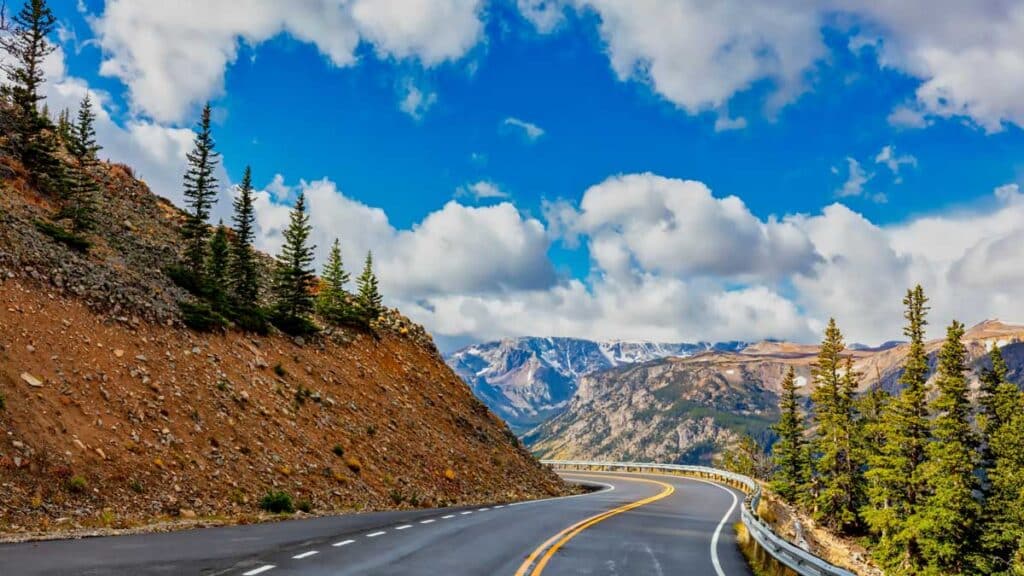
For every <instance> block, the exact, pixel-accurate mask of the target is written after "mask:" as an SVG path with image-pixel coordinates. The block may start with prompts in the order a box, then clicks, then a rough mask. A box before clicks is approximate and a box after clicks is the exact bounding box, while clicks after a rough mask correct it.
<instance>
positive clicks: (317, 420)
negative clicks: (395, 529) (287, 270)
mask: <svg viewBox="0 0 1024 576" xmlns="http://www.w3.org/2000/svg"><path fill="white" fill-rule="evenodd" d="M2 141H3V135H0V430H3V431H4V434H3V437H2V439H0V493H2V494H3V497H2V498H0V537H3V536H5V535H11V534H12V533H16V534H19V535H24V534H26V533H42V534H46V533H51V534H52V533H53V532H55V531H59V532H60V533H61V534H63V535H66V534H68V532H67V531H69V530H70V531H76V530H85V531H87V530H94V529H108V528H130V527H136V526H140V525H147V524H150V523H152V522H154V521H161V522H164V521H167V520H168V519H177V521H179V522H183V521H184V520H182V519H190V518H195V520H191V521H190V522H192V523H195V522H201V523H216V522H235V521H251V520H253V519H259V518H263V516H261V513H260V511H259V507H258V502H259V500H260V499H261V498H262V497H263V496H264V495H267V494H268V493H269V492H271V491H285V492H288V493H289V494H291V495H292V496H293V497H294V498H295V499H296V501H306V502H308V503H309V504H310V508H311V509H312V510H313V511H315V512H321V513H326V512H348V511H355V510H367V509H383V508H396V507H409V506H434V505H446V504H457V503H463V504H470V503H482V502H494V501H499V500H509V499H519V498H530V497H545V496H553V495H560V494H565V493H567V488H566V487H565V486H564V485H563V484H562V483H561V482H560V480H559V479H558V478H557V477H556V476H555V475H554V474H553V473H551V472H550V471H549V470H547V469H546V468H545V467H543V466H541V465H540V464H539V463H538V462H536V460H534V458H533V457H532V456H531V455H530V454H529V453H528V452H527V451H526V450H525V449H524V448H523V446H522V445H521V444H520V443H519V441H518V440H517V439H516V437H515V436H514V435H513V434H512V433H511V431H510V430H509V429H508V428H507V427H506V425H505V424H504V423H503V422H502V421H501V420H500V419H498V418H497V417H496V416H495V415H494V414H493V413H492V412H490V411H489V410H488V409H487V408H486V406H484V405H483V404H482V403H480V402H479V401H478V400H477V399H476V398H475V397H474V396H473V394H472V393H471V392H470V390H469V388H468V387H467V386H466V385H465V383H464V382H462V380H460V379H459V378H458V377H457V376H456V375H455V374H454V373H453V372H452V371H451V369H449V368H448V367H447V366H446V365H445V364H444V362H443V359H442V358H441V355H440V354H439V352H438V351H437V349H436V348H435V347H434V344H433V341H432V340H431V338H430V336H429V335H428V334H427V333H426V331H425V330H423V328H422V327H420V326H417V325H415V324H413V323H412V322H410V321H409V320H408V319H406V318H405V317H404V316H402V315H401V314H400V313H399V312H398V311H397V310H387V311H385V313H384V314H383V315H382V317H381V318H380V319H379V320H378V321H375V325H374V326H375V327H374V328H373V330H372V332H371V331H368V330H365V329H354V328H353V329H349V328H326V329H325V330H324V332H323V333H322V334H321V335H320V336H317V337H312V338H310V337H307V338H290V337H287V336H285V335H283V334H281V333H279V332H276V331H272V332H271V333H270V334H267V335H257V334H254V333H245V332H241V331H238V330H235V329H229V330H220V331H214V332H208V333H200V332H195V331H193V330H190V329H188V328H186V327H185V325H184V323H183V318H182V314H181V311H180V309H179V302H181V301H187V300H190V299H191V298H192V296H190V295H189V293H187V292H186V291H185V290H183V289H182V288H180V287H178V285H176V284H175V283H174V282H172V280H171V278H170V277H169V276H168V274H166V273H164V272H163V270H165V268H166V267H167V266H168V265H169V264H170V263H173V262H175V261H177V260H178V259H179V258H180V249H181V248H180V244H181V241H180V238H181V236H180V227H181V223H182V221H183V214H182V213H181V211H179V210H178V209H177V208H176V207H175V206H174V205H172V204H171V203H170V202H168V201H166V200H164V199H162V198H159V197H157V196H155V195H153V194H152V193H151V192H150V191H149V189H148V187H147V186H146V185H145V184H144V183H143V182H141V181H139V180H137V179H136V178H135V177H134V176H133V175H132V172H131V170H130V169H129V168H128V167H126V166H120V165H111V164H107V163H100V164H99V165H98V166H96V167H95V168H93V169H91V172H90V176H91V177H92V178H94V179H95V180H96V181H97V182H98V183H99V184H100V186H101V193H102V210H99V211H98V212H97V214H96V216H97V226H96V229H95V230H94V231H92V232H89V233H88V234H86V235H85V236H84V237H85V239H86V240H87V241H88V242H89V244H90V245H89V246H88V247H87V248H86V247H84V246H83V245H82V244H81V243H80V242H71V243H68V242H67V240H68V238H67V237H66V236H64V235H63V234H62V233H60V232H59V229H57V228H55V227H54V226H55V225H60V221H59V220H55V219H56V217H55V215H56V214H57V212H58V208H59V203H60V200H59V199H58V198H56V197H54V196H52V195H50V194H45V193H42V192H40V191H38V190H37V189H35V188H34V187H33V186H32V185H30V183H29V178H28V177H27V174H26V173H25V170H24V168H23V167H22V166H21V165H20V164H19V163H18V162H17V161H16V160H14V159H13V158H11V157H10V156H6V155H4V153H3V146H2V143H3V142H2ZM260 258H261V262H263V264H264V266H266V265H267V264H268V263H269V262H270V258H269V256H266V255H261V256H260ZM264 280H265V279H264ZM186 523H187V522H186Z"/></svg>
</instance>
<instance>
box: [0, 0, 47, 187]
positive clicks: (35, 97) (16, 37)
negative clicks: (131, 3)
mask: <svg viewBox="0 0 1024 576" xmlns="http://www.w3.org/2000/svg"><path fill="white" fill-rule="evenodd" d="M56 25H57V18H56V16H54V15H53V11H51V10H50V7H49V6H47V5H46V1H45V0H27V1H26V2H25V3H24V5H22V7H21V10H20V11H19V12H18V13H17V14H15V16H14V18H13V19H12V21H11V26H10V29H9V31H8V33H7V34H3V35H0V49H3V51H4V52H6V53H7V55H8V58H6V59H0V70H2V71H3V72H4V73H5V74H6V76H7V78H8V80H9V81H10V85H9V86H5V87H4V92H5V97H6V99H8V100H9V101H10V102H11V104H12V105H13V107H14V113H13V114H12V117H11V124H12V128H13V130H12V131H11V133H10V134H9V135H8V138H9V142H10V143H11V144H13V149H14V150H15V152H16V153H17V154H18V156H19V158H20V159H21V162H22V164H24V165H25V167H26V168H27V169H28V170H29V172H30V174H31V175H32V178H33V180H34V181H35V182H37V183H38V182H39V177H40V176H51V175H52V171H53V170H54V169H55V167H56V166H59V161H58V160H57V159H56V157H55V156H54V155H53V148H54V146H53V142H52V139H51V138H50V137H48V135H47V134H45V133H44V131H45V130H46V129H47V128H49V127H50V125H51V122H50V119H49V118H48V117H47V115H46V114H43V113H42V112H41V111H40V106H39V103H40V102H42V101H43V99H44V98H46V97H45V96H44V95H43V93H42V90H41V88H42V85H43V83H44V82H45V81H46V73H45V70H44V68H43V66H44V63H45V61H46V58H47V56H49V55H50V54H52V53H53V51H54V50H56V45H54V44H51V43H50V41H49V36H50V34H51V33H52V32H53V30H54V28H55V27H56Z"/></svg>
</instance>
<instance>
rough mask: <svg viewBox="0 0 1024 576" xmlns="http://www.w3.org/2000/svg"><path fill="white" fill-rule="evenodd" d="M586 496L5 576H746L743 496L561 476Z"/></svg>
mask: <svg viewBox="0 0 1024 576" xmlns="http://www.w3.org/2000/svg"><path fill="white" fill-rule="evenodd" d="M564 476H565V478H566V479H567V480H570V481H577V482H587V483H592V484H594V483H597V484H600V485H601V486H602V490H601V491H598V492H594V493H590V494H585V495H581V496H572V497H567V498H556V499H550V500H537V501H530V502H522V503H516V504H508V505H494V506H486V507H476V508H448V509H442V510H417V511H407V512H406V511H401V512H380V513H368V514H354V515H348V516H335V517H328V518H313V519H306V520H292V521H286V522H278V523H272V524H260V525H249V526H232V527H223V528H207V529H202V530H189V531H182V532H174V533H168V534H147V535H137V536H116V537H105V538H89V539H83V540H57V541H47V542H37V543H26V544H6V545H0V574H3V575H5V576H6V575H11V576H15V575H18V576H21V575H25V576H29V575H47V576H56V575H75V576H100V575H103V576H107V575H117V576H122V575H132V576H136V575H147V574H154V575H170V574H174V575H179V574H203V575H231V576H256V575H259V574H263V575H265V576H279V575H280V576H284V575H303V576H318V575H328V574H329V575H331V576H344V575H356V574H359V575H365V574H372V575H375V576H376V575H399V574H400V575H427V574H429V575H439V574H444V575H451V576H457V575H467V576H469V575H472V576H499V575H507V576H565V575H570V574H571V575H577V574H586V575H591V574H592V575H607V576H612V575H622V576H630V575H644V576H646V575H660V574H687V575H690V576H704V575H707V576H747V575H749V574H750V570H749V568H747V566H746V563H745V562H744V560H743V558H742V556H741V555H740V554H739V552H738V550H737V548H736V543H735V533H734V531H733V528H732V525H733V524H734V523H735V522H737V521H738V520H739V513H740V503H741V502H742V494H741V493H739V492H736V491H734V490H732V489H730V488H726V487H723V486H721V485H718V484H712V483H708V482H703V481H700V480H695V479H687V478H679V477H672V476H660V475H639V474H624V473H607V474H605V473H591V472H587V473H577V472H572V473H569V472H566V473H565V474H564Z"/></svg>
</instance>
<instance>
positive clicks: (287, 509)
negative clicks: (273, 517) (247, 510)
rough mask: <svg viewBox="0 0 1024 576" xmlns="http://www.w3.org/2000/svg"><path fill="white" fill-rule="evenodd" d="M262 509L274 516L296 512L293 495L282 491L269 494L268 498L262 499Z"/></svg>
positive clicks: (273, 491)
mask: <svg viewBox="0 0 1024 576" xmlns="http://www.w3.org/2000/svg"><path fill="white" fill-rule="evenodd" d="M260 508H261V509H263V510H266V511H267V512H272V513H274V514H281V513H288V514H291V513H292V512H295V504H294V503H293V502H292V496H291V494H289V493H287V492H283V491H280V490H272V491H270V492H267V494H266V496H264V497H263V498H262V499H260Z"/></svg>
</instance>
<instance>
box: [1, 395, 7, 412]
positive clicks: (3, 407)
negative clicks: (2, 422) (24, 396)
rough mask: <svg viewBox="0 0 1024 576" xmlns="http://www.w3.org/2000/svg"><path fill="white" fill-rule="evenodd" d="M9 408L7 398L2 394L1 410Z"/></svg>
mask: <svg viewBox="0 0 1024 576" xmlns="http://www.w3.org/2000/svg"><path fill="white" fill-rule="evenodd" d="M6 409H7V399H6V398H4V395H3V394H0V412H3V411H4V410H6Z"/></svg>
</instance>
